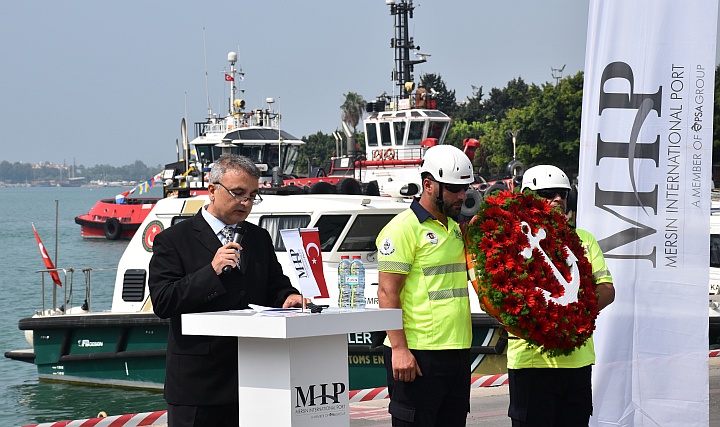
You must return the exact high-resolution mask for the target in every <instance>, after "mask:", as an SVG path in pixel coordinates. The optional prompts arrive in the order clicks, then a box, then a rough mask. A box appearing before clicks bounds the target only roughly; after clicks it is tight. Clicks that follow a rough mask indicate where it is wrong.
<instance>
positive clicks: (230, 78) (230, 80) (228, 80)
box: [225, 73, 235, 82]
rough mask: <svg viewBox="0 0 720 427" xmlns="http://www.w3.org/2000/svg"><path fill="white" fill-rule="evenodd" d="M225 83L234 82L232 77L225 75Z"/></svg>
mask: <svg viewBox="0 0 720 427" xmlns="http://www.w3.org/2000/svg"><path fill="white" fill-rule="evenodd" d="M225 81H226V82H234V81H235V78H234V77H233V76H231V75H230V74H228V73H225Z"/></svg>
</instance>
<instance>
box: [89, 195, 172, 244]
mask: <svg viewBox="0 0 720 427" xmlns="http://www.w3.org/2000/svg"><path fill="white" fill-rule="evenodd" d="M158 200H160V198H157V197H145V198H140V197H138V198H127V199H125V203H115V199H102V200H100V201H99V202H97V203H96V204H95V206H93V207H92V209H90V212H88V213H86V214H83V215H79V216H77V217H75V223H76V224H78V225H80V234H81V235H82V237H86V238H106V239H109V240H115V239H130V238H132V236H133V235H134V234H135V232H136V231H137V229H138V227H140V224H142V222H143V221H144V220H145V217H147V216H148V214H149V213H150V211H151V210H152V208H153V207H154V206H155V203H157V201H158Z"/></svg>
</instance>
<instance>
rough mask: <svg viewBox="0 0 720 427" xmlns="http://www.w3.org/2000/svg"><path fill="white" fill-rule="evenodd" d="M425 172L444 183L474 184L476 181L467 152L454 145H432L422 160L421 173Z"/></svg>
mask: <svg viewBox="0 0 720 427" xmlns="http://www.w3.org/2000/svg"><path fill="white" fill-rule="evenodd" d="M424 172H428V173H430V174H431V175H432V176H433V178H434V179H435V181H437V182H442V183H444V184H472V183H473V182H474V181H475V177H474V176H473V165H472V162H471V161H470V159H469V158H468V156H467V154H465V153H463V152H462V151H461V150H460V149H459V148H457V147H454V146H452V145H435V146H433V147H430V148H429V149H428V150H427V151H426V152H425V156H424V157H423V159H422V162H420V173H421V174H422V173H424Z"/></svg>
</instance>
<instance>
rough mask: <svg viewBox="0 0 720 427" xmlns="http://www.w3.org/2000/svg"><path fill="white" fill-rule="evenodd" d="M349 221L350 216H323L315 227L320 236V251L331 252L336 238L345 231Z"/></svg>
mask: <svg viewBox="0 0 720 427" xmlns="http://www.w3.org/2000/svg"><path fill="white" fill-rule="evenodd" d="M349 220H350V215H323V216H321V217H320V218H319V219H318V221H317V223H316V224H315V226H316V227H317V228H318V233H319V234H320V249H321V250H322V251H324V252H328V251H331V250H332V248H333V247H334V246H335V243H336V242H337V240H338V238H339V237H340V235H341V234H342V232H343V230H345V226H346V225H347V223H348V221H349Z"/></svg>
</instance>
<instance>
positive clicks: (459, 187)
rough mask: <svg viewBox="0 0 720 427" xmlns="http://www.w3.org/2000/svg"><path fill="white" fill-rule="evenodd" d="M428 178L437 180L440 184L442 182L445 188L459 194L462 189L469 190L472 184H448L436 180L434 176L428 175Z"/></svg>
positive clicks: (433, 180)
mask: <svg viewBox="0 0 720 427" xmlns="http://www.w3.org/2000/svg"><path fill="white" fill-rule="evenodd" d="M428 179H429V180H430V181H432V182H437V183H438V184H441V185H442V186H443V187H445V189H446V190H447V191H449V192H451V193H453V194H457V193H459V192H461V191H467V189H468V188H470V184H446V183H444V182H440V181H436V180H435V179H433V178H430V177H428Z"/></svg>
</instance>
